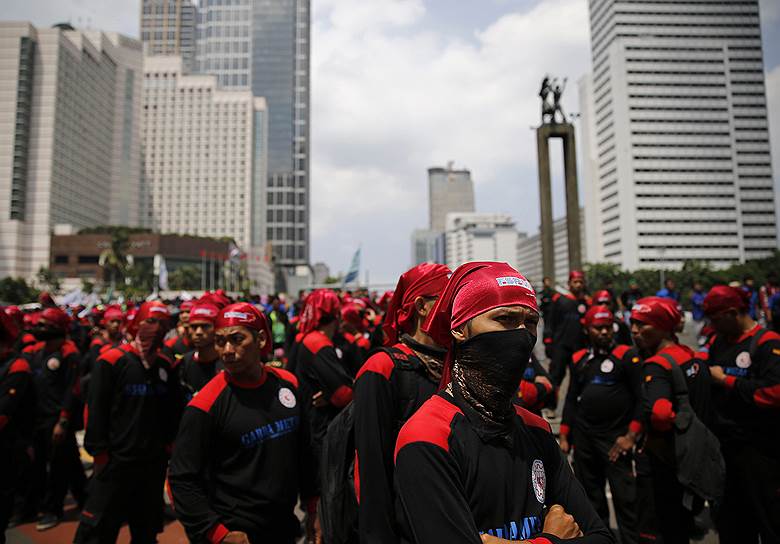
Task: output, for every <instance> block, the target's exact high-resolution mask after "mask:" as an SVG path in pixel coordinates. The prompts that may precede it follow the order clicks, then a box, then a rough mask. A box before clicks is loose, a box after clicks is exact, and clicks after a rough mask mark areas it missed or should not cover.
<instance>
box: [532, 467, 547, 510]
mask: <svg viewBox="0 0 780 544" xmlns="http://www.w3.org/2000/svg"><path fill="white" fill-rule="evenodd" d="M531 485H532V486H533V488H534V495H536V500H537V501H539V502H540V503H541V504H544V492H545V488H546V487H547V476H546V475H545V473H544V463H542V461H541V459H534V462H533V464H532V465H531Z"/></svg>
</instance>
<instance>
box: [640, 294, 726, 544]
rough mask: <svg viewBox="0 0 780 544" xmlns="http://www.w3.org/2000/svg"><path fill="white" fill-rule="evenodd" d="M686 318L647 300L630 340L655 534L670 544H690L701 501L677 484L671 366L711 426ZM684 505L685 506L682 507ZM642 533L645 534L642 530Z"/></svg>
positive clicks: (667, 304) (703, 377) (703, 375)
mask: <svg viewBox="0 0 780 544" xmlns="http://www.w3.org/2000/svg"><path fill="white" fill-rule="evenodd" d="M681 321H682V314H680V311H679V310H678V309H677V303H676V302H675V301H674V300H672V299H669V298H661V297H645V298H642V299H640V300H638V301H637V303H636V304H635V305H634V307H633V308H632V309H631V335H632V336H633V337H634V343H635V344H636V346H637V348H639V351H640V353H641V354H642V355H643V356H644V357H645V360H644V362H643V363H642V387H643V392H642V396H643V412H644V417H643V419H644V427H645V429H646V432H647V439H646V442H645V447H644V450H645V452H647V458H648V460H649V463H650V472H651V475H652V494H653V503H654V509H655V515H656V518H657V521H656V523H657V525H658V527H657V529H658V531H659V532H660V533H661V536H662V537H663V539H664V542H665V543H666V544H673V543H677V542H679V543H681V544H682V543H683V542H685V543H687V542H688V541H689V538H690V537H689V535H690V534H691V531H692V529H693V518H694V514H695V513H696V511H697V509H699V510H700V508H701V506H702V502H703V501H701V500H700V499H698V498H695V499H690V498H689V497H688V496H687V494H686V491H685V489H684V488H683V486H682V485H681V484H680V483H679V481H678V479H677V460H676V455H675V447H674V445H675V442H674V440H675V430H674V422H675V418H676V415H677V414H676V413H675V409H676V405H675V392H674V388H673V377H672V368H673V367H672V365H673V364H674V365H677V366H678V367H680V369H681V370H682V371H683V374H684V375H685V378H686V385H687V387H688V396H689V398H690V403H691V406H692V407H693V409H694V411H695V412H696V415H697V416H698V417H699V419H700V420H701V421H702V422H703V423H704V424H705V425H708V424H709V423H710V411H711V409H710V374H709V371H708V369H707V367H706V366H705V365H703V364H699V362H698V361H697V360H696V358H695V357H694V352H693V350H691V349H690V348H689V347H687V346H683V345H681V344H679V343H678V341H677V336H676V333H677V331H678V330H679V328H680V323H681ZM684 501H685V502H686V503H688V504H687V506H686V505H685V504H684ZM641 524H642V522H640V525H641ZM640 532H646V529H645V528H644V527H640Z"/></svg>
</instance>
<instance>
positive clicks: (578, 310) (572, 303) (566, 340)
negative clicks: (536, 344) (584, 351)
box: [544, 293, 590, 352]
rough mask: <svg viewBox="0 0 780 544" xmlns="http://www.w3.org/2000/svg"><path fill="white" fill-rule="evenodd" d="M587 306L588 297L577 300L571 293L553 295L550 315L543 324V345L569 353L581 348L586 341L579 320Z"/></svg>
mask: <svg viewBox="0 0 780 544" xmlns="http://www.w3.org/2000/svg"><path fill="white" fill-rule="evenodd" d="M588 306H590V299H589V298H588V297H580V298H578V297H575V296H574V295H572V294H571V293H566V294H565V295H562V294H560V293H556V294H555V295H553V300H552V305H551V307H550V312H549V314H550V315H549V318H547V320H546V322H545V324H544V329H545V330H544V343H545V344H552V346H553V348H554V349H563V350H566V351H570V352H574V351H576V350H578V349H581V348H583V347H584V346H585V344H586V343H587V340H586V338H585V333H584V332H583V329H582V323H581V320H582V318H583V317H585V313H586V312H587V311H588Z"/></svg>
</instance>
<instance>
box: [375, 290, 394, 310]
mask: <svg viewBox="0 0 780 544" xmlns="http://www.w3.org/2000/svg"><path fill="white" fill-rule="evenodd" d="M393 295H394V293H393V292H392V291H385V292H384V293H382V296H381V297H379V300H378V301H377V306H379V309H380V310H382V311H383V312H384V311H386V310H387V305H388V304H390V299H391V298H393Z"/></svg>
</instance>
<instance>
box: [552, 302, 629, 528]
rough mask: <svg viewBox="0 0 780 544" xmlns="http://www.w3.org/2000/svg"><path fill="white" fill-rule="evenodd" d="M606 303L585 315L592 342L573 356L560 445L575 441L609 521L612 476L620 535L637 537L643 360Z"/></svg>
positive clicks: (577, 469)
mask: <svg viewBox="0 0 780 544" xmlns="http://www.w3.org/2000/svg"><path fill="white" fill-rule="evenodd" d="M614 324H615V316H614V315H613V314H612V311H611V310H610V308H609V307H608V306H605V305H597V306H591V307H590V308H589V309H588V311H587V313H586V314H585V317H584V318H583V323H582V325H583V327H584V328H585V332H586V334H587V336H588V344H589V347H588V348H585V349H582V350H580V351H577V352H575V353H574V355H573V356H572V362H571V369H572V370H571V381H570V382H569V389H568V392H567V394H566V404H565V406H564V409H563V419H562V422H561V429H560V434H561V438H560V443H561V450H563V452H564V453H566V454H568V453H569V449H570V444H574V445H575V446H576V447H575V448H574V473H575V474H576V475H577V479H578V480H579V481H580V482H582V485H583V487H584V488H585V491H586V492H587V494H588V497H589V498H590V500H591V502H592V503H593V506H594V507H595V508H596V511H597V512H598V514H599V516H601V519H602V520H603V521H604V524H605V525H608V524H609V506H608V505H607V496H606V492H605V484H606V483H607V481H609V488H610V490H611V491H612V502H613V505H614V507H615V514H616V517H617V522H618V528H619V529H620V541H621V542H623V543H631V542H638V541H639V534H638V532H637V511H636V506H637V505H636V480H635V478H634V474H633V471H634V469H633V466H632V465H633V450H634V445H635V444H636V442H637V439H638V437H639V435H640V433H641V432H642V423H641V421H642V392H641V379H642V365H641V359H640V357H639V353H638V352H637V351H636V349H634V348H632V347H630V346H627V345H625V344H619V343H617V342H616V340H615V327H614Z"/></svg>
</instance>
